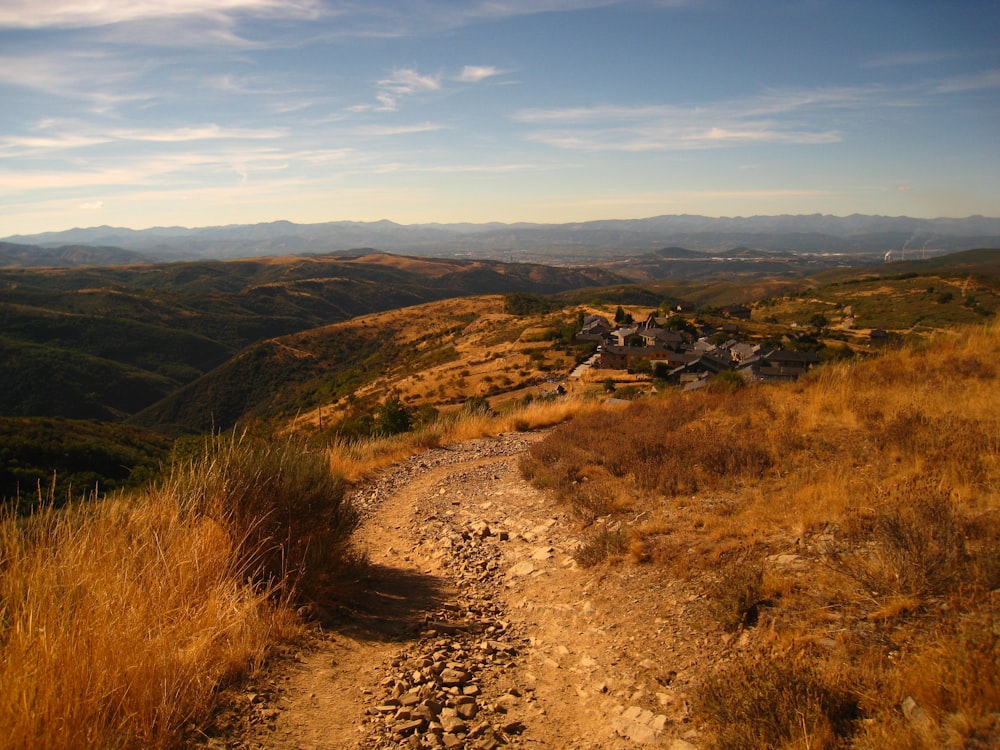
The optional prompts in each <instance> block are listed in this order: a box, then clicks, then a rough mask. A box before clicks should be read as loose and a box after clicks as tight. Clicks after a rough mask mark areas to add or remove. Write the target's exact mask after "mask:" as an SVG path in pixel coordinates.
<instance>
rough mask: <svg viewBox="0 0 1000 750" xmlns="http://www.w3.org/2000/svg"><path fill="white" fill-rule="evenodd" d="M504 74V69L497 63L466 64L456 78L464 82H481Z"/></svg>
mask: <svg viewBox="0 0 1000 750" xmlns="http://www.w3.org/2000/svg"><path fill="white" fill-rule="evenodd" d="M502 74H503V71H502V70H500V69H499V68H497V67H496V66H495V65H466V66H465V67H464V68H462V72H461V73H459V74H458V76H457V77H456V78H455V80H456V81H461V82H462V83H479V82H480V81H485V80H486V79H487V78H493V77H494V76H498V75H502Z"/></svg>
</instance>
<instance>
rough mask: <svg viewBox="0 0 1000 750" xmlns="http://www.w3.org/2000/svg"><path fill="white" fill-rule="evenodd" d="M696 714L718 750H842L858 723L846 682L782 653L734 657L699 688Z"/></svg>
mask: <svg viewBox="0 0 1000 750" xmlns="http://www.w3.org/2000/svg"><path fill="white" fill-rule="evenodd" d="M696 710H698V712H699V713H700V714H701V715H702V716H704V717H705V719H706V720H707V721H708V724H709V729H710V732H711V734H712V737H713V740H714V747H716V748H719V750H747V749H748V748H755V749H756V748H761V749H764V748H767V749H771V748H773V749H775V750H777V749H778V748H802V750H805V749H806V748H809V749H810V750H824V749H826V748H836V747H842V746H843V741H844V739H845V738H848V737H850V735H851V734H852V733H853V731H854V726H855V722H856V720H857V719H858V717H859V715H858V705H857V700H856V699H855V698H854V696H853V695H852V694H851V693H850V692H849V690H848V689H847V688H846V680H844V679H840V678H838V677H837V675H835V674H834V675H832V676H831V673H830V672H828V671H821V670H820V669H818V668H817V667H816V666H815V665H812V664H808V663H805V662H802V661H800V660H797V659H794V658H790V657H788V656H787V655H780V656H779V655H771V654H763V655H757V656H755V657H749V656H744V657H739V658H738V659H736V660H735V661H734V662H732V663H731V664H728V665H726V666H725V667H723V668H722V669H720V670H718V671H717V672H715V673H714V674H713V675H711V676H710V677H709V678H708V679H707V680H705V682H704V683H702V685H701V686H700V688H699V689H698V691H697V696H696Z"/></svg>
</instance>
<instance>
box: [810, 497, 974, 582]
mask: <svg viewBox="0 0 1000 750" xmlns="http://www.w3.org/2000/svg"><path fill="white" fill-rule="evenodd" d="M969 561H970V556H969V555H968V553H967V551H966V548H965V533H964V528H963V522H962V519H961V518H960V517H959V515H958V514H957V513H956V510H955V508H954V503H953V502H952V499H951V496H950V493H949V492H948V491H947V490H944V489H941V488H940V486H939V484H938V483H937V482H935V481H933V480H927V479H923V480H912V481H909V482H906V483H903V484H902V485H900V486H899V487H897V488H896V489H895V490H893V491H891V492H887V493H883V494H881V495H877V496H876V497H875V499H874V502H873V504H872V506H871V507H869V508H866V509H863V510H861V511H858V512H856V513H855V514H854V515H853V516H851V517H849V518H848V519H847V521H846V523H845V533H844V535H843V539H842V540H841V542H840V543H839V544H837V545H834V546H833V547H832V548H831V549H830V550H829V564H830V565H831V566H832V567H833V568H834V569H835V570H837V571H839V572H841V573H843V574H844V575H846V576H848V577H850V578H852V579H854V580H855V581H857V582H858V583H859V584H861V585H862V586H863V587H864V589H865V591H866V592H870V593H873V594H877V595H881V596H893V595H903V596H916V597H923V596H933V595H940V594H944V593H946V592H947V591H949V590H953V589H955V588H957V587H959V586H961V585H962V584H963V583H964V582H968V581H969V578H970V574H971V573H972V569H971V567H970V566H969V564H968V563H969Z"/></svg>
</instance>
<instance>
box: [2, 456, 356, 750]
mask: <svg viewBox="0 0 1000 750" xmlns="http://www.w3.org/2000/svg"><path fill="white" fill-rule="evenodd" d="M342 500H343V492H342V488H341V487H340V485H339V483H338V481H337V480H336V479H335V478H334V477H333V476H331V475H330V474H329V471H328V469H327V468H326V463H325V459H324V458H323V457H322V456H310V455H308V454H307V453H304V452H303V451H302V450H301V446H298V445H292V444H288V445H273V444H262V443H258V442H254V441H252V440H249V439H248V438H246V437H244V438H242V439H237V440H233V441H224V440H222V439H216V440H214V441H213V442H212V444H211V445H210V446H209V447H208V448H207V450H206V452H205V454H204V455H202V456H200V457H198V458H196V459H194V460H193V461H191V462H190V463H185V464H180V465H178V466H175V467H174V469H173V470H172V471H171V473H170V474H169V475H168V476H167V477H166V478H165V479H164V480H163V481H162V482H161V483H160V484H159V485H158V486H156V487H154V488H152V489H150V490H148V491H146V492H144V493H142V494H138V495H133V496H121V497H118V498H112V499H106V500H103V501H96V500H92V501H87V502H81V503H79V504H77V505H74V506H72V507H69V508H65V509H61V510H51V509H44V508H43V509H41V510H39V511H38V512H36V513H35V514H34V515H32V516H30V517H28V518H20V519H19V518H15V517H10V516H7V517H4V518H2V519H0V727H3V729H4V731H3V732H2V733H0V748H4V750H7V749H10V750H14V749H15V748H25V749H26V750H27V749H28V748H43V747H45V748H70V749H72V748H169V747H179V746H182V745H183V744H184V731H185V729H186V727H187V726H188V724H189V723H191V722H195V723H197V722H198V721H199V720H201V719H204V718H205V717H206V716H207V715H208V713H209V711H210V710H211V708H212V706H213V700H214V697H215V695H216V691H217V689H218V687H219V686H220V685H222V684H224V683H226V682H227V681H230V680H232V679H234V678H237V677H239V676H240V675H243V674H245V673H246V672H248V671H249V670H252V669H253V668H255V667H256V666H257V665H259V664H260V663H261V661H262V660H263V659H264V658H265V656H266V654H267V653H268V651H269V649H271V648H272V647H273V646H274V645H275V644H276V643H277V642H278V641H280V640H282V639H286V638H289V637H293V636H295V635H297V634H299V633H300V632H301V631H300V628H301V625H300V624H299V621H298V619H297V617H296V616H295V613H294V610H293V608H292V604H293V603H294V598H293V597H294V595H295V594H296V593H297V592H298V591H300V590H306V591H310V592H314V593H316V592H320V591H323V592H325V591H326V589H325V588H324V587H323V584H324V583H325V582H326V581H324V574H326V573H329V572H330V571H336V569H337V566H338V564H339V563H340V561H339V560H338V559H337V556H338V554H340V553H341V552H342V550H343V541H344V538H345V536H346V534H347V533H349V531H350V528H351V526H352V523H353V520H352V519H353V516H352V513H351V511H350V508H349V507H347V506H345V505H344V504H343V502H342ZM323 555H325V556H326V557H327V558H328V559H323V560H320V559H318V557H319V556H323Z"/></svg>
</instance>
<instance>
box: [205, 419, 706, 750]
mask: <svg viewBox="0 0 1000 750" xmlns="http://www.w3.org/2000/svg"><path fill="white" fill-rule="evenodd" d="M540 438H541V435H539V434H510V435H502V436H500V437H498V438H487V439H483V440H477V441H473V442H470V443H465V444H463V445H460V446H452V447H449V448H445V449H439V450H435V451H431V452H429V453H426V454H423V455H421V456H417V457H415V458H413V459H411V460H409V461H407V462H405V463H403V464H401V465H398V466H396V467H393V469H392V470H391V471H388V472H386V473H385V474H384V475H383V476H382V477H381V478H380V479H378V480H377V481H375V482H373V483H371V484H369V485H366V486H363V487H360V488H359V489H358V490H357V492H356V501H357V502H358V503H359V506H360V507H361V509H362V513H363V517H364V520H363V522H362V525H361V528H360V530H359V539H360V541H361V544H362V545H363V546H364V548H365V550H366V552H367V555H368V559H369V562H370V566H369V567H368V569H367V573H366V577H365V580H363V581H361V582H360V583H361V585H360V586H359V588H360V590H361V592H362V593H361V594H360V595H359V596H358V597H357V601H355V602H353V603H351V604H350V606H347V607H344V608H342V610H340V611H339V612H337V613H335V614H334V617H333V620H334V622H333V623H332V624H331V625H330V626H328V628H327V629H326V630H325V632H324V634H323V637H322V638H321V639H319V641H318V642H317V644H316V646H315V647H314V648H311V649H309V650H307V651H306V652H304V653H301V654H298V655H296V656H295V657H294V658H291V659H288V660H287V661H286V662H282V663H280V664H278V665H276V666H275V668H274V670H273V671H272V673H271V674H269V675H267V676H265V677H264V678H263V679H262V680H260V683H259V685H258V686H257V687H255V688H254V689H252V690H250V691H249V692H247V693H245V694H243V695H242V696H241V697H240V701H241V702H242V704H243V708H242V710H241V714H242V721H241V722H239V723H240V724H241V726H242V731H240V732H239V733H237V734H236V735H233V734H231V735H230V736H228V737H224V738H222V739H218V740H212V741H209V742H208V743H207V744H208V745H209V746H216V747H222V746H225V747H230V748H246V749H248V750H249V749H250V748H253V749H255V750H258V749H261V748H270V749H275V750H292V749H295V750H333V749H335V748H337V749H339V748H389V747H413V748H420V747H428V748H430V747H445V748H495V747H500V746H503V745H509V746H513V747H537V748H597V749H607V750H611V749H613V748H633V747H637V746H639V745H646V746H655V747H667V748H671V750H685V749H687V748H691V747H693V746H696V745H697V742H698V736H697V732H696V731H695V730H694V729H693V728H692V726H691V725H690V724H689V723H688V722H687V715H688V709H687V703H686V695H687V692H686V691H687V688H688V686H689V684H690V678H691V677H692V676H693V670H694V669H696V666H697V663H698V648H699V647H704V646H707V645H709V644H707V643H702V642H701V641H700V640H699V638H700V634H699V633H698V632H696V631H695V630H694V629H693V627H690V626H685V625H684V623H685V622H687V621H689V620H690V618H689V617H688V616H687V615H688V614H689V607H690V606H693V604H694V599H695V597H693V596H690V595H688V594H687V593H686V592H684V591H682V590H681V589H680V584H678V583H676V582H671V581H664V580H660V579H658V578H656V577H655V576H654V575H653V574H652V572H651V571H647V570H646V569H644V568H642V567H641V566H627V565H626V566H615V567H601V568H594V569H589V570H585V569H581V568H579V567H578V566H577V565H576V563H575V562H574V560H573V558H572V556H571V553H572V552H573V549H574V548H575V545H577V544H578V543H579V542H578V537H579V534H580V529H579V524H578V523H576V522H575V521H574V520H573V519H572V518H571V517H570V516H569V515H568V513H567V510H566V509H565V508H563V507H560V506H557V505H556V504H555V503H554V502H553V501H552V499H551V498H550V497H548V496H546V495H545V494H543V493H541V492H539V491H538V490H536V489H534V488H533V487H531V486H530V485H529V484H527V483H526V482H525V481H524V480H523V479H522V478H521V475H520V473H519V471H518V466H517V464H518V457H519V455H520V454H521V453H522V452H523V451H524V450H526V448H527V447H528V446H529V445H530V443H532V442H534V441H536V440H539V439H540ZM595 571H599V572H595Z"/></svg>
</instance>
